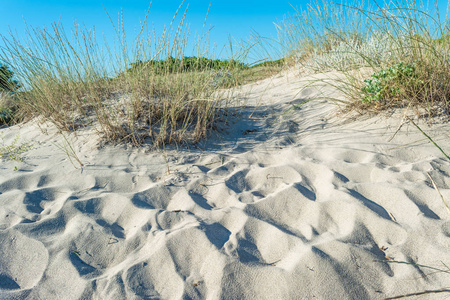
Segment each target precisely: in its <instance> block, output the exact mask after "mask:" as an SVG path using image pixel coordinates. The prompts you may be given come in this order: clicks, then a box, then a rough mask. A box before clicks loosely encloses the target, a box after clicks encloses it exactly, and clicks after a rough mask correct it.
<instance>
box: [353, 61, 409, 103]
mask: <svg viewBox="0 0 450 300" xmlns="http://www.w3.org/2000/svg"><path fill="white" fill-rule="evenodd" d="M414 75H415V67H414V65H412V64H409V63H403V62H400V63H397V64H395V65H394V66H392V67H389V68H387V69H383V70H381V71H379V72H378V73H375V74H373V75H372V76H371V77H372V78H371V79H366V80H364V82H365V83H366V85H365V86H364V87H363V88H362V92H363V94H364V96H363V98H362V100H361V101H362V102H363V103H372V102H380V101H386V100H387V99H397V98H399V97H401V96H405V93H404V92H405V86H406V85H409V84H411V83H413V81H414Z"/></svg>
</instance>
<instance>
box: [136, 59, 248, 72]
mask: <svg viewBox="0 0 450 300" xmlns="http://www.w3.org/2000/svg"><path fill="white" fill-rule="evenodd" d="M235 68H241V69H245V68H246V65H245V64H243V63H241V62H238V61H236V60H233V59H231V60H220V59H209V58H205V57H196V56H186V57H183V58H182V59H178V58H173V57H169V58H168V59H165V60H150V61H145V62H143V61H138V62H135V63H132V64H131V68H129V69H128V70H127V71H128V72H135V71H140V70H142V69H148V70H151V71H153V72H154V73H155V74H167V73H182V72H190V71H192V72H195V71H205V70H220V69H227V70H232V69H235Z"/></svg>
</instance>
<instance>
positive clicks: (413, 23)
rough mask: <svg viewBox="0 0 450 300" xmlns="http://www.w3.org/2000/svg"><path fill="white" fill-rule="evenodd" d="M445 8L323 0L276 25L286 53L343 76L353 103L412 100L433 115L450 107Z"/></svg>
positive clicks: (398, 0) (377, 105)
mask: <svg viewBox="0 0 450 300" xmlns="http://www.w3.org/2000/svg"><path fill="white" fill-rule="evenodd" d="M439 12H440V11H439V7H438V4H437V3H434V2H430V3H424V2H417V1H410V0H404V1H403V0H395V1H391V2H389V3H388V4H383V6H380V5H378V3H377V2H375V1H368V2H364V3H361V2H359V3H356V2H355V3H354V5H347V4H345V5H344V4H338V3H331V2H328V1H326V0H324V1H322V2H314V4H312V5H310V6H309V7H308V9H306V10H304V11H301V10H298V11H296V13H295V14H294V15H293V16H290V17H288V18H285V19H284V20H283V21H282V22H281V23H280V24H279V26H278V31H279V36H280V40H281V42H282V45H283V47H284V50H285V55H286V56H287V57H289V58H290V59H291V60H294V61H295V63H296V64H298V65H300V66H301V67H302V68H303V69H304V70H306V71H308V72H312V73H319V72H320V73H323V72H327V71H329V72H332V71H337V72H339V73H340V74H342V75H343V77H342V78H343V79H341V80H340V81H341V82H338V84H337V85H336V86H337V87H338V88H339V89H340V90H341V91H342V92H343V94H344V95H345V98H347V99H348V102H347V104H349V105H348V106H347V108H349V107H351V108H357V109H358V110H359V111H360V112H367V111H378V110H380V109H386V108H392V107H406V106H410V107H413V108H415V109H416V111H417V112H420V114H421V115H423V116H435V115H439V114H443V113H445V114H448V112H449V108H450V102H449V99H450V56H449V55H450V52H449V50H450V39H449V38H448V37H449V29H450V27H449V25H450V24H449V20H448V19H447V17H446V16H441V15H440V14H439ZM322 80H327V79H322ZM333 80H336V78H335V77H333Z"/></svg>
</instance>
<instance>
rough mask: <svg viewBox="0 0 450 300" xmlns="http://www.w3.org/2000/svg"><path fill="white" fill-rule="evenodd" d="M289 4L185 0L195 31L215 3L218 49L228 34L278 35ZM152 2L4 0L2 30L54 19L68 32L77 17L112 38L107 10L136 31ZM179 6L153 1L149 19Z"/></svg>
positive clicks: (159, 22) (210, 23) (168, 16)
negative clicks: (121, 18) (278, 26)
mask: <svg viewBox="0 0 450 300" xmlns="http://www.w3.org/2000/svg"><path fill="white" fill-rule="evenodd" d="M290 2H292V1H288V0H278V1H264V0H260V1H255V0H250V1H248V0H247V1H246V0H212V1H211V2H210V1H208V0H204V1H202V0H186V1H185V2H184V5H183V9H185V8H186V7H187V6H188V5H189V7H188V14H187V21H188V22H189V23H190V25H191V26H190V32H191V33H192V34H195V33H196V32H197V33H199V32H200V31H201V30H202V27H203V23H204V19H205V16H206V14H207V12H208V7H209V5H210V3H211V8H210V11H209V15H208V19H207V27H208V28H209V27H213V29H212V31H211V34H210V40H211V42H212V43H214V44H216V45H217V48H218V51H220V49H222V47H223V45H225V44H228V36H229V35H231V36H232V37H233V39H234V40H240V39H248V38H249V37H250V35H251V31H252V30H254V31H256V32H258V34H260V35H261V36H264V37H268V38H275V37H276V34H277V32H276V29H275V26H274V24H273V23H274V22H276V21H277V20H281V19H282V18H283V16H284V15H286V14H287V13H289V12H293V9H292V6H291V5H290ZM301 3H302V2H299V3H297V4H296V5H297V6H298V5H301ZM149 4H150V1H144V0H138V1H118V0H59V1H58V0H48V1H29V0H28V1H27V0H0V12H1V18H0V34H1V35H7V33H8V27H10V28H11V29H13V30H17V33H18V34H19V35H21V34H23V32H24V28H25V26H24V20H25V21H26V22H27V24H28V25H30V26H33V27H42V26H47V27H50V25H51V23H52V22H56V21H59V20H60V21H61V23H62V24H63V26H64V28H65V29H66V31H69V29H71V28H72V27H73V21H74V20H76V22H77V23H79V24H84V25H86V26H87V27H88V28H92V27H93V26H95V29H96V32H97V33H99V32H100V33H101V32H104V33H105V34H106V35H107V36H111V35H113V31H112V26H111V23H110V21H109V19H108V16H107V14H106V13H105V10H104V8H105V9H106V10H107V11H108V13H109V14H110V16H111V18H112V19H113V20H114V21H115V22H116V21H117V17H118V13H119V11H121V9H122V10H123V17H124V22H125V25H126V30H127V32H128V33H129V34H130V35H133V32H134V29H135V28H136V27H138V26H139V21H140V20H143V18H144V16H145V13H146V11H147V9H148V7H149ZM180 4H181V1H179V0H154V1H153V3H152V6H151V9H150V14H149V21H150V23H151V24H155V26H156V27H157V28H161V27H162V26H163V25H164V24H168V23H170V21H171V20H172V17H173V15H174V13H175V11H176V10H177V8H178V7H179V5H180ZM103 6H104V8H103ZM0 45H1V43H0ZM272 53H273V52H272ZM261 55H262V54H261ZM272 55H276V54H272Z"/></svg>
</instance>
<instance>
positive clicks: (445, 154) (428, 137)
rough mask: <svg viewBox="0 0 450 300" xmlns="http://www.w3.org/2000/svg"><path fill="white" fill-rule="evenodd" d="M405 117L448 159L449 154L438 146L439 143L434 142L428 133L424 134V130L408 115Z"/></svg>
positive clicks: (449, 158)
mask: <svg viewBox="0 0 450 300" xmlns="http://www.w3.org/2000/svg"><path fill="white" fill-rule="evenodd" d="M405 118H406V119H408V120H409V121H410V122H411V123H412V124H413V125H414V126H416V128H417V129H419V131H420V132H421V133H422V134H423V135H424V136H426V137H427V139H429V140H430V142H432V143H433V145H434V146H436V148H438V149H439V150H440V151H441V152H442V154H444V156H445V157H446V158H447V159H448V160H450V156H448V155H447V153H445V152H444V150H442V148H441V147H439V145H438V144H436V143H435V141H433V139H432V138H431V137H430V136H429V135H428V134H426V133H425V132H424V131H423V130H422V129H421V128H420V127H419V126H418V125H417V124H416V123H414V121H413V120H412V119H411V118H410V117H408V116H405Z"/></svg>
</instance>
